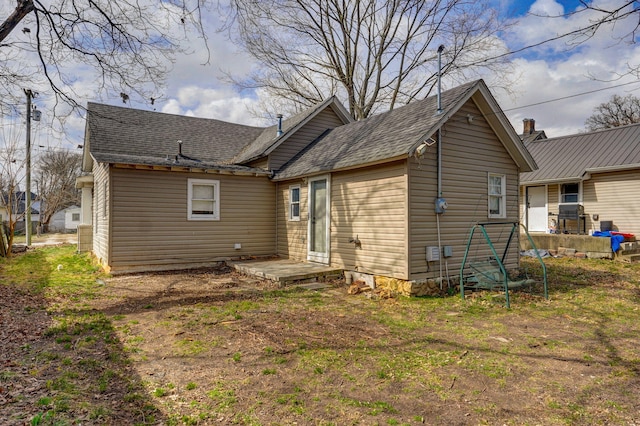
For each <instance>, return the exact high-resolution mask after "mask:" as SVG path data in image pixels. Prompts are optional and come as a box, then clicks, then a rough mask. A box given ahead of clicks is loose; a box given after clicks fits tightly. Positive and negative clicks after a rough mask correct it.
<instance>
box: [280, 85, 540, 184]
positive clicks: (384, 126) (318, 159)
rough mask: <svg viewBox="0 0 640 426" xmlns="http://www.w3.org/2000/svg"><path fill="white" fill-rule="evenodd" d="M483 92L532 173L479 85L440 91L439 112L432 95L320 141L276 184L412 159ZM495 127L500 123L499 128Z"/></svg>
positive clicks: (522, 153)
mask: <svg viewBox="0 0 640 426" xmlns="http://www.w3.org/2000/svg"><path fill="white" fill-rule="evenodd" d="M478 92H482V95H483V97H481V98H482V100H483V102H482V103H483V105H479V107H481V108H484V111H483V112H484V113H485V115H486V118H487V119H488V120H489V121H490V122H492V124H495V126H494V128H496V129H498V128H501V129H502V134H501V135H498V136H499V137H502V138H503V139H504V140H503V144H505V145H506V148H507V150H509V152H510V153H511V154H512V157H514V160H515V161H516V162H518V163H519V166H520V167H521V168H522V169H523V170H531V169H533V168H535V162H534V161H533V158H531V156H530V155H529V154H528V153H527V152H526V149H524V146H523V145H522V143H521V142H520V138H519V137H518V135H517V134H516V133H515V130H514V129H513V127H511V125H510V124H508V120H507V119H506V117H504V114H503V113H502V111H501V110H500V108H499V107H498V105H497V103H496V102H495V99H493V97H492V96H491V94H490V93H489V90H488V89H487V87H486V85H485V83H484V82H483V81H482V80H477V81H474V82H471V83H467V84H463V85H461V86H458V87H456V88H453V89H450V90H447V91H444V92H443V93H442V96H441V105H442V113H441V114H437V106H438V105H437V97H436V96H431V97H429V98H426V99H423V100H421V101H416V102H413V103H410V104H408V105H405V106H403V107H400V108H396V109H394V110H391V111H388V112H386V113H382V114H378V115H375V116H372V117H369V118H367V119H365V120H361V121H358V122H354V123H350V124H347V125H344V126H341V127H338V128H336V129H333V130H331V131H330V132H327V133H325V134H324V135H323V136H321V137H320V138H318V139H317V140H316V141H315V143H313V144H311V145H309V146H308V147H307V148H306V149H305V150H303V151H302V152H301V153H299V154H298V155H297V156H296V157H294V158H293V159H292V160H291V161H289V162H288V163H287V164H285V165H284V166H283V167H282V168H281V169H280V170H279V171H278V172H277V173H276V175H275V179H278V180H279V179H290V178H293V177H298V176H304V175H310V174H318V173H322V172H327V171H331V170H337V169H346V168H351V167H356V166H362V165H366V164H375V163H376V162H380V161H387V160H389V159H394V158H406V157H407V156H409V155H412V154H413V152H414V151H415V149H416V147H417V146H418V145H419V144H420V143H422V142H423V141H424V140H425V139H427V138H428V137H429V136H431V135H433V134H434V133H435V132H436V130H437V129H438V128H439V127H440V126H442V125H443V124H444V123H445V122H446V120H448V119H449V117H450V116H451V115H453V114H454V113H455V112H456V111H457V110H458V109H459V108H460V107H461V106H462V105H463V104H464V103H465V102H466V101H467V100H469V99H470V98H471V97H472V96H474V95H475V94H476V93H478ZM498 122H499V123H498Z"/></svg>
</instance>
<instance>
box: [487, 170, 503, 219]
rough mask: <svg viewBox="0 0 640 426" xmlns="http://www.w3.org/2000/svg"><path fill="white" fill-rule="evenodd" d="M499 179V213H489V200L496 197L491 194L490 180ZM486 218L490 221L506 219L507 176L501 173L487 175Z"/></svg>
mask: <svg viewBox="0 0 640 426" xmlns="http://www.w3.org/2000/svg"><path fill="white" fill-rule="evenodd" d="M492 177H499V178H501V184H502V185H501V187H502V188H501V189H500V192H501V196H500V213H499V214H495V213H491V198H492V197H496V195H492V194H491V178H492ZM487 216H488V217H489V218H492V219H505V218H506V217H507V175H505V174H501V173H488V174H487Z"/></svg>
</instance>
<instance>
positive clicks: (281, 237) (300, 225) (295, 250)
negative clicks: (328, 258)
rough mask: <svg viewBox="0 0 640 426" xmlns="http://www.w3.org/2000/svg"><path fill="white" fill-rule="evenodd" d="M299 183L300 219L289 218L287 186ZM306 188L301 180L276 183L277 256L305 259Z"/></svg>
mask: <svg viewBox="0 0 640 426" xmlns="http://www.w3.org/2000/svg"><path fill="white" fill-rule="evenodd" d="M292 185H300V220H299V221H290V220H289V187H290V186H292ZM307 194H308V188H307V184H306V183H304V182H303V181H302V180H294V181H288V182H279V183H278V219H277V220H278V224H277V226H278V256H281V257H283V258H289V259H293V260H299V261H304V260H306V259H307V223H308V217H309V215H308V205H309V203H308V196H307Z"/></svg>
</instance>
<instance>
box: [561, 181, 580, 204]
mask: <svg viewBox="0 0 640 426" xmlns="http://www.w3.org/2000/svg"><path fill="white" fill-rule="evenodd" d="M579 196H580V184H579V183H563V184H562V185H561V186H560V202H561V203H577V202H578V200H579Z"/></svg>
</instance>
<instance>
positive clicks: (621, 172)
mask: <svg viewBox="0 0 640 426" xmlns="http://www.w3.org/2000/svg"><path fill="white" fill-rule="evenodd" d="M525 146H526V147H527V149H528V150H529V151H530V152H531V154H532V155H533V157H534V159H535V161H536V163H537V164H538V166H539V169H538V170H535V171H531V172H526V173H522V174H521V175H520V181H521V182H520V184H521V200H522V205H521V211H522V215H523V222H524V223H526V224H527V226H528V229H529V231H531V232H549V231H550V230H554V229H557V230H558V231H559V232H565V230H566V231H567V232H571V233H576V232H578V231H579V232H580V233H586V234H588V233H590V232H593V231H596V230H600V229H607V228H612V230H616V231H620V232H625V233H632V234H635V235H636V236H637V235H640V124H632V125H628V126H623V127H615V128H612V129H606V130H600V131H596V132H590V133H578V134H575V135H570V136H564V137H559V138H550V139H544V138H542V139H538V140H535V141H532V142H529V143H525ZM525 200H526V201H525ZM574 212H577V213H578V216H579V217H578V219H579V220H580V223H578V220H576V218H574V219H563V218H562V217H563V216H565V217H566V216H571V214H574Z"/></svg>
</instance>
